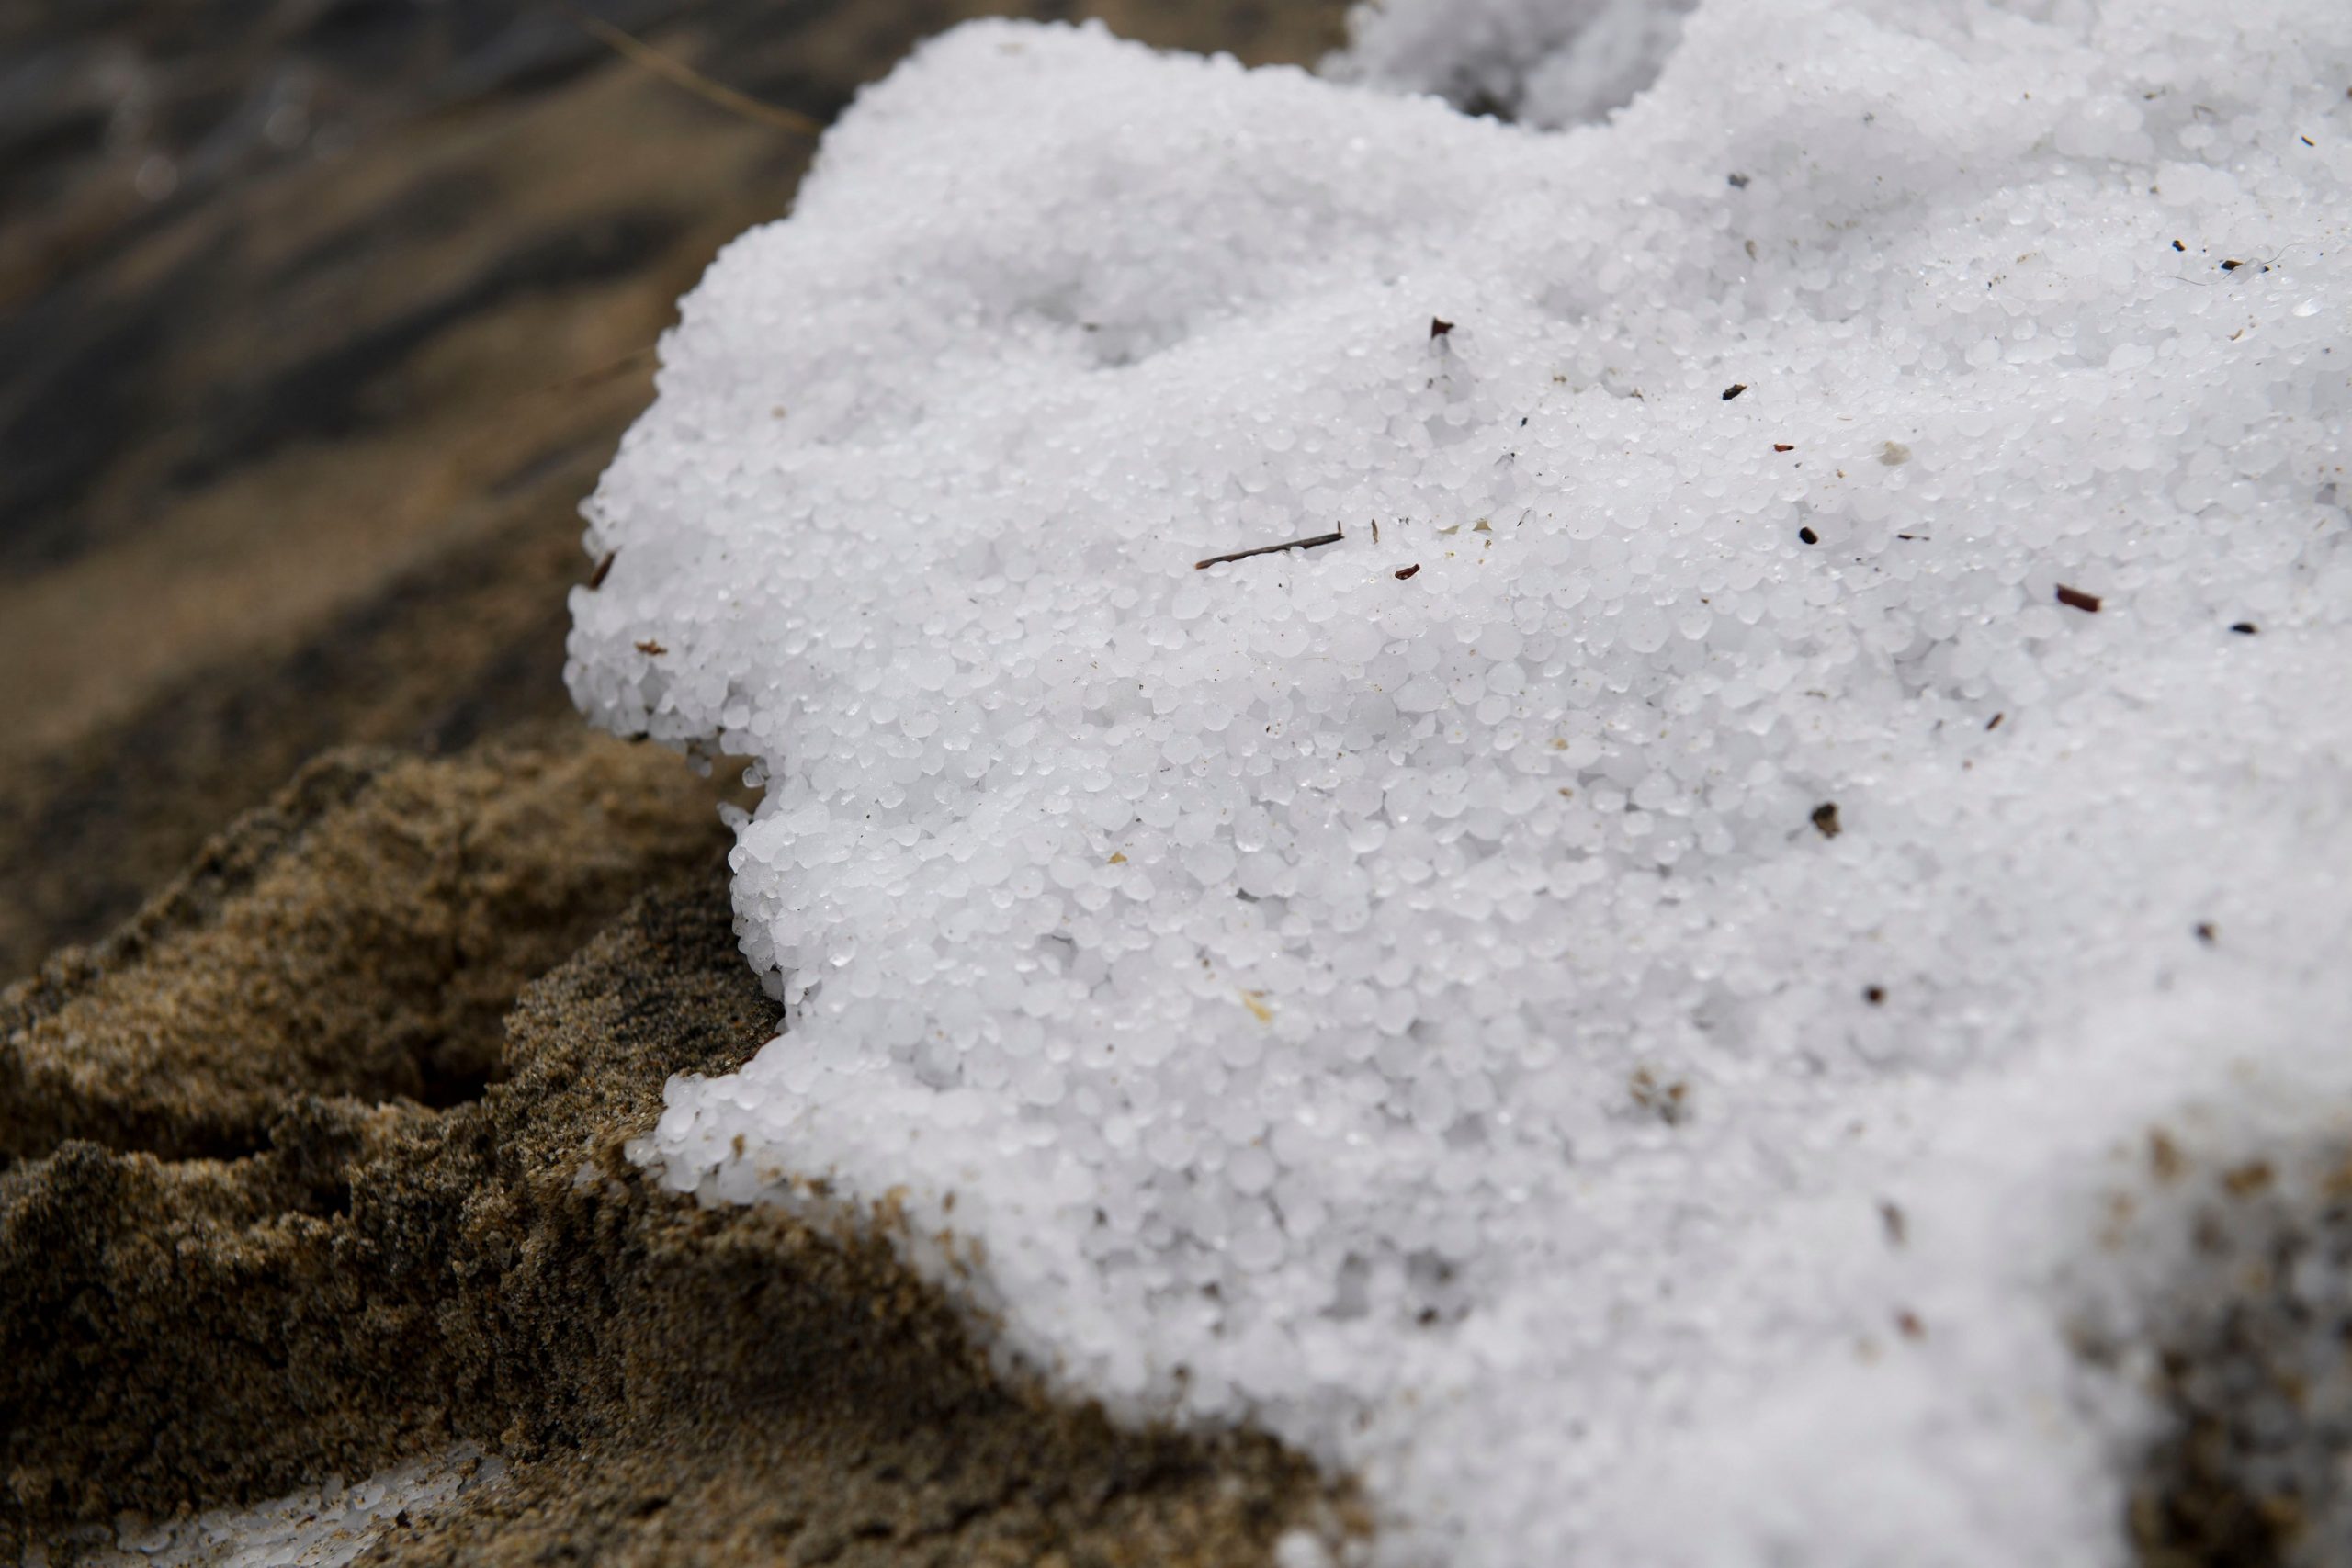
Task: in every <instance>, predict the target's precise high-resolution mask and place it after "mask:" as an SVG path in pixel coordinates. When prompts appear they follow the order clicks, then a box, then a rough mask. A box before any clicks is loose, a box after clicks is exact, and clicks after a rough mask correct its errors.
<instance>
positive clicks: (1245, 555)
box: [1193, 532, 1347, 571]
mask: <svg viewBox="0 0 2352 1568" xmlns="http://www.w3.org/2000/svg"><path fill="white" fill-rule="evenodd" d="M1346 537H1347V535H1346V534H1345V533H1344V532H1341V533H1336V534H1317V535H1316V536H1315V537H1313V538H1311V539H1293V540H1290V541H1289V542H1288V543H1286V544H1280V545H1260V546H1259V547H1257V548H1256V549H1254V550H1236V551H1234V552H1233V553H1232V554H1231V555H1223V556H1211V557H1209V558H1208V559H1206V560H1196V561H1194V562H1193V570H1194V571H1205V570H1208V569H1209V568H1210V567H1213V566H1215V565H1216V563H1217V562H1219V561H1226V560H1248V559H1249V558H1250V557H1251V556H1271V555H1275V554H1278V553H1279V552H1281V551H1283V550H1311V549H1314V548H1315V547H1317V546H1318V545H1336V544H1338V543H1339V542H1340V540H1341V539H1344V538H1346Z"/></svg>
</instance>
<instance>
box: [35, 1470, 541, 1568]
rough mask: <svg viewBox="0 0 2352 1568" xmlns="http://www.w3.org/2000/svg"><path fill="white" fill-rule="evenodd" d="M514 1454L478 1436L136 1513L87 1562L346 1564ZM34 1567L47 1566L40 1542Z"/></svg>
mask: <svg viewBox="0 0 2352 1568" xmlns="http://www.w3.org/2000/svg"><path fill="white" fill-rule="evenodd" d="M505 1474H506V1465H505V1461H503V1460H500V1459H497V1458H494V1457H485V1456H484V1455H483V1454H482V1452H481V1450H480V1449H477V1448H475V1447H474V1446H473V1445H472V1444H470V1443H460V1444H458V1446H457V1447H456V1448H454V1449H450V1450H446V1451H444V1452H442V1453H438V1454H435V1455H433V1456H431V1457H430V1458H426V1459H418V1460H411V1461H408V1462H406V1463H403V1464H399V1465H395V1466H394V1467H392V1468H391V1469H390V1470H387V1471H385V1472H382V1473H381V1474H379V1475H375V1476H371V1477H370V1478H368V1480H366V1481H363V1482H361V1483H358V1484H357V1485H356V1486H355V1485H346V1484H345V1483H344V1482H343V1481H342V1479H341V1478H340V1477H332V1476H331V1477H329V1478H328V1480H327V1481H326V1483H324V1484H323V1485H322V1486H320V1487H318V1488H316V1489H314V1490H311V1491H306V1492H298V1493H295V1494H293V1495H290V1496H287V1497H281V1498H279V1499H278V1500H277V1501H276V1502H273V1503H262V1504H259V1505H256V1506H254V1507H251V1508H220V1509H216V1510H214V1511H213V1512H211V1513H209V1514H203V1515H199V1516H198V1517H194V1518H182V1519H175V1520H169V1521H166V1522H165V1523H164V1524H161V1525H157V1526H153V1527H152V1528H150V1527H148V1526H146V1525H144V1524H142V1523H139V1522H136V1521H131V1520H126V1521H125V1522H124V1524H123V1526H122V1528H121V1529H119V1531H118V1532H117V1540H116V1545H115V1546H114V1547H113V1548H112V1549H107V1548H103V1547H101V1548H97V1549H96V1550H85V1551H82V1552H80V1553H79V1554H78V1555H75V1556H74V1558H73V1561H74V1562H77V1563H81V1564H84V1565H85V1568H344V1565H345V1564H346V1563H349V1562H356V1560H357V1559H358V1557H359V1555H360V1554H361V1553H362V1552H364V1551H368V1549H369V1548H370V1547H372V1546H373V1545H375V1544H376V1542H377V1541H379V1540H382V1539H383V1538H384V1537H385V1536H386V1535H387V1534H389V1533H390V1532H391V1531H393V1530H395V1529H401V1528H405V1527H407V1526H409V1525H413V1524H418V1523H422V1522H423V1521H424V1519H425V1518H426V1517H429V1516H430V1515H432V1514H433V1513H435V1512H436V1511H438V1510H439V1509H441V1508H444V1507H446V1506H448V1505H449V1504H452V1503H455V1502H457V1501H458V1500H459V1499H461V1498H463V1497H466V1496H469V1495H471V1494H472V1493H474V1492H476V1491H479V1490H481V1488H482V1487H485V1486H490V1485H492V1484H495V1483H497V1482H499V1481H500V1480H502V1479H503V1478H504V1476H505ZM34 1550H35V1555H34V1556H33V1558H32V1559H31V1560H29V1561H28V1562H27V1564H26V1568H47V1562H48V1556H47V1553H46V1551H44V1550H42V1549H40V1548H35V1549H34Z"/></svg>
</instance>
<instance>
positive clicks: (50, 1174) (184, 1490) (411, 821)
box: [0, 732, 1347, 1564]
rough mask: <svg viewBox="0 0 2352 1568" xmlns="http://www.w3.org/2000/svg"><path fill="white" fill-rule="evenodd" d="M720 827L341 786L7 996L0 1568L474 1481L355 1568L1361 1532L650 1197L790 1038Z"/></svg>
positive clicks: (1237, 1549) (541, 750) (771, 1231)
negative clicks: (701, 1115) (161, 1524)
mask: <svg viewBox="0 0 2352 1568" xmlns="http://www.w3.org/2000/svg"><path fill="white" fill-rule="evenodd" d="M694 784H695V781H694V780H693V778H692V775H691V774H688V773H685V772H684V770H683V769H682V768H681V767H680V766H679V764H678V762H677V761H676V759H674V758H673V757H670V756H667V755H664V754H662V753H660V752H658V751H655V750H650V749H633V748H629V747H625V746H622V745H619V744H617V743H615V742H610V741H605V740H592V739H588V738H586V737H584V736H581V735H574V734H571V733H569V732H567V733H566V734H564V735H563V736H562V737H561V738H560V739H549V740H547V741H543V742H537V743H532V742H525V741H502V742H496V743H492V744H491V745H489V746H487V747H485V748H483V749H481V750H476V751H472V752H469V753H467V754H464V755H461V756H458V757H456V758H450V759H444V760H438V761H424V760H418V759H413V758H403V757H401V756H399V755H397V754H395V753H391V752H387V751H364V750H345V751H338V752H335V753H334V754H331V755H329V756H327V757H325V758H322V759H321V760H320V761H317V762H315V763H313V764H312V765H311V766H310V767H308V768H306V769H305V770H303V772H302V773H301V774H300V777H298V778H297V779H296V780H295V781H294V783H293V784H291V785H289V786H288V789H287V790H286V791H285V792H284V793H283V794H282V795H280V796H279V797H278V799H277V801H275V802H274V803H272V804H271V805H270V806H268V807H265V808H264V809H262V810H260V811H258V812H256V813H254V814H253V815H251V816H249V817H248V818H245V819H244V820H243V821H242V822H241V823H239V824H238V825H237V826H236V827H235V828H234V829H232V830H231V831H230V832H229V833H227V834H226V835H224V836H223V837H221V838H220V839H219V840H216V841H215V842H214V843H213V844H212V845H210V846H209V848H208V849H207V851H206V852H204V854H203V855H202V856H201V857H200V858H199V860H198V863H197V864H196V866H195V867H194V869H193V870H192V871H191V872H190V873H189V874H188V875H187V877H186V878H184V879H183V880H181V881H180V882H179V883H177V884H175V886H172V887H171V888H170V889H168V890H166V892H165V893H164V895H162V897H160V898H159V899H157V900H156V901H155V902H154V903H153V904H152V905H150V906H149V908H147V909H146V910H144V911H143V912H142V913H141V915H140V916H139V917H138V918H137V919H135V920H133V921H132V922H131V923H130V924H129V925H127V926H126V927H124V928H123V929H122V930H121V931H119V932H118V933H117V934H116V935H114V936H113V937H110V938H109V939H108V940H107V942H104V943H102V944H101V945H100V946H99V947H97V948H96V949H95V950H93V951H91V952H88V953H69V954H67V955H65V956H64V957H62V959H60V960H59V961H56V962H53V963H52V964H50V965H49V966H48V967H47V968H45V969H44V970H43V972H42V973H41V975H40V976H39V977H38V978H37V979H36V980H35V981H34V982H33V983H31V984H28V985H25V986H20V987H17V988H15V989H13V990H12V991H10V992H9V993H8V994H7V995H6V998H5V999H0V1150H5V1152H6V1158H7V1160H8V1164H7V1165H6V1168H5V1169H0V1409H5V1410H6V1411H8V1412H9V1413H10V1416H9V1422H8V1425H7V1427H6V1432H5V1436H0V1475H5V1477H6V1492H5V1494H0V1557H8V1558H11V1559H12V1560H13V1558H14V1556H15V1555H17V1554H18V1553H21V1552H22V1551H24V1550H25V1549H26V1547H27V1546H28V1542H29V1541H34V1540H37V1541H39V1542H40V1543H42V1544H43V1545H44V1546H46V1547H51V1548H54V1549H58V1550H60V1551H64V1550H66V1549H69V1548H71V1547H72V1546H74V1544H76V1543H87V1544H97V1545H102V1544H106V1543H107V1542H110V1541H112V1540H115V1539H116V1538H117V1536H118V1534H119V1533H121V1532H122V1531H123V1530H124V1529H125V1524H124V1521H123V1519H122V1516H124V1515H126V1514H128V1515H130V1516H132V1517H133V1520H132V1522H133V1525H134V1527H137V1528H132V1529H130V1533H132V1534H136V1533H138V1528H143V1525H144V1522H146V1521H152V1520H154V1519H157V1518H162V1517H169V1516H172V1515H174V1514H178V1513H185V1512H189V1511H193V1510H195V1509H197V1508H199V1507H201V1506H206V1505H209V1504H213V1503H217V1502H220V1501H223V1500H240V1499H252V1498H258V1497H266V1496H269V1495H275V1494H277V1493H282V1492H286V1491H288V1490H291V1489H293V1488H295V1487H297V1486H299V1485H300V1484H302V1483H308V1482H311V1481H314V1480H316V1479H317V1478H318V1477H319V1476H320V1475H322V1473H324V1472H330V1471H331V1472H338V1473H340V1474H342V1475H344V1476H346V1477H353V1478H356V1477H360V1476H365V1475H368V1474H370V1473H373V1472H377V1471H379V1470H381V1469H383V1468H385V1467H386V1466H388V1465H390V1464H392V1463H394V1462H396V1461H400V1460H402V1459H405V1458H409V1457H412V1456H414V1455H417V1454H420V1453H430V1452H434V1451H436V1450H442V1449H445V1448H447V1447H448V1446H449V1445H451V1444H453V1443H455V1442H458V1441H459V1440H471V1441H472V1442H474V1443H477V1444H479V1445H481V1447H482V1448H484V1449H487V1450H492V1451H494V1452H496V1453H497V1454H498V1455H499V1456H501V1458H502V1459H503V1461H505V1464H506V1467H507V1469H506V1474H505V1477H504V1479H503V1481H502V1482H500V1483H498V1484H495V1485H491V1486H487V1487H483V1488H481V1489H479V1490H476V1491H474V1492H472V1493H470V1494H469V1495H467V1496H466V1497H465V1498H464V1499H463V1500H462V1501H461V1502H459V1503H458V1504H456V1505H454V1506H451V1507H448V1508H445V1509H442V1510H438V1511H435V1512H434V1513H432V1514H430V1515H428V1516H427V1517H423V1518H420V1519H415V1520H413V1521H412V1523H411V1524H410V1525H409V1526H408V1527H406V1528H403V1529H395V1530H394V1531H392V1532H391V1533H390V1535H388V1536H387V1537H386V1538H385V1539H383V1540H380V1541H379V1542H378V1543H377V1544H376V1545H375V1546H374V1548H373V1549H372V1551H371V1559H370V1560H372V1561H377V1562H420V1563H422V1562H542V1561H550V1560H555V1559H558V1558H570V1557H573V1556H584V1557H593V1558H596V1559H598V1560H607V1561H621V1562H765V1561H782V1562H844V1563H849V1562H872V1563H886V1562H887V1563H893V1564H897V1563H943V1564H944V1563H962V1562H1002V1563H1008V1564H1009V1563H1028V1562H1069V1563H1072V1564H1077V1563H1085V1562H1095V1563H1113V1562H1136V1563H1182V1562H1200V1563H1234V1562H1250V1561H1262V1560H1263V1559H1264V1558H1265V1556H1266V1555H1267V1553H1268V1551H1269V1550H1270V1548H1271V1546H1272V1541H1273V1540H1274V1539H1275V1537H1276V1535H1277V1534H1278V1533H1279V1532H1280V1531H1281V1530H1282V1529H1285V1528H1287V1527H1289V1526H1291V1525H1294V1524H1299V1523H1309V1524H1313V1525H1315V1526H1316V1527H1317V1528H1318V1529H1323V1530H1327V1531H1328V1530H1330V1529H1338V1528H1340V1522H1341V1520H1342V1519H1343V1517H1344V1516H1345V1514H1346V1511H1347V1508H1346V1501H1345V1498H1344V1496H1343V1495H1340V1493H1338V1492H1336V1491H1334V1490H1333V1489H1331V1488H1330V1487H1329V1486H1327V1485H1326V1484H1325V1483H1323V1482H1322V1481H1321V1480H1320V1479H1319V1478H1318V1477H1317V1475H1316V1474H1315V1472H1313V1471H1312V1469H1311V1468H1310V1467H1309V1466H1307V1465H1306V1464H1305V1463H1304V1462H1303V1461H1300V1460H1298V1459H1296V1458H1295V1457H1294V1456H1291V1455H1289V1454H1286V1453H1284V1452H1283V1450H1280V1449H1279V1448H1278V1447H1277V1446H1276V1445H1274V1444H1273V1443H1272V1442H1270V1441H1267V1440H1264V1439H1262V1438H1250V1437H1248V1436H1246V1435H1245V1436H1233V1437H1226V1438H1215V1439H1203V1438H1182V1437H1179V1436H1176V1435H1173V1434H1170V1433H1152V1432H1145V1433H1128V1432H1117V1431H1114V1430H1113V1429H1112V1428H1111V1427H1109V1426H1108V1425H1107V1424H1106V1423H1104V1422H1103V1419H1102V1418H1101V1417H1100V1416H1099V1415H1098V1414H1096V1413H1094V1412H1092V1411H1091V1410H1087V1409H1082V1408H1073V1407H1069V1406H1067V1405H1056V1404H1050V1403H1048V1402H1046V1401H1045V1400H1043V1399H1040V1398H1036V1397H1035V1396H1032V1395H1029V1394H1027V1393H1024V1392H1023V1390H1020V1389H1018V1388H1009V1387H1006V1386H1003V1385H1001V1383H1000V1382H997V1381H996V1380H994V1379H992V1378H991V1377H990V1375H989V1371H988V1369H987V1366H986V1363H985V1361H984V1359H982V1358H981V1357H979V1356H978V1354H976V1353H975V1351H974V1349H973V1347H972V1345H971V1343H970V1341H969V1340H968V1339H967V1337H966V1336H965V1334H964V1333H963V1331H962V1330H961V1329H960V1328H959V1327H958V1325H957V1322H956V1318H955V1316H954V1314H952V1313H951V1312H950V1311H949V1310H948V1308H947V1307H946V1305H945V1304H944V1303H943V1302H942V1301H941V1299H940V1298H939V1297H938V1296H937V1295H936V1293H935V1292H933V1291H931V1290H929V1289H927V1288H925V1287H923V1286H922V1285H920V1284H918V1283H917V1282H915V1281H914V1280H911V1279H910V1278H909V1277H908V1276H907V1275H906V1274H904V1272H903V1271H902V1270H900V1269H899V1268H898V1267H897V1266H896V1265H895V1263H894V1262H893V1261H892V1260H891V1258H890V1257H889V1255H888V1249H887V1247H884V1246H882V1245H881V1244H879V1243H877V1242H875V1241H873V1240H870V1239H865V1238H861V1237H860V1236H857V1235H827V1234H819V1233H817V1232H814V1231H812V1230H810V1229H809V1227H808V1226H806V1225H804V1224H799V1223H797V1222H796V1221H793V1220H791V1219H788V1218H786V1217H785V1216H783V1215H782V1214H780V1213H775V1212H773V1211H769V1210H763V1209H723V1210H716V1211H705V1210H703V1209H701V1208H699V1207H697V1206H696V1205H695V1203H694V1202H693V1201H691V1200H689V1199H685V1198H682V1197H679V1196H676V1195H674V1194H668V1193H663V1192H662V1191H660V1190H658V1189H657V1188H655V1187H654V1186H653V1185H652V1184H651V1183H650V1182H649V1181H648V1180H647V1179H646V1178H645V1177H644V1176H643V1175H642V1174H641V1173H639V1171H638V1170H636V1169H635V1168H632V1167H631V1166H630V1165H629V1163H628V1160H627V1159H626V1158H625V1157H624V1156H623V1154H622V1147H623V1145H624V1144H625V1142H626V1141H627V1140H628V1138H630V1137H632V1136H636V1135H639V1134H643V1133H644V1132H645V1131H647V1130H648V1128H649V1127H650V1122H651V1120H652V1118H653V1117H654V1116H655V1115H657V1114H658V1113H659V1111H660V1108H661V1091H662V1083H663V1082H664V1081H665V1080H666V1079H667V1078H668V1077H669V1076H670V1075H672V1074H673V1073H677V1072H721V1071H725V1070H728V1069H729V1068H731V1067H734V1066H738V1065H740V1064H741V1061H742V1060H743V1059H744V1057H746V1056H747V1055H750V1054H751V1053H752V1051H753V1050H755V1049H756V1048H757V1047H758V1046H759V1045H760V1044H761V1043H763V1041H764V1040H765V1039H766V1038H767V1037H768V1035H769V1034H770V1033H771V1032H773V1028H774V1025H775V1009H774V1007H773V1005H772V1004H771V1003H770V1002H769V1001H768V1000H767V998H765V997H764V996H763V994H762V993H761V991H760V989H759V987H758V986H757V985H756V984H755V983H754V982H753V981H752V977H751V975H750V972H749V970H748V969H747V967H746V966H745V965H744V964H743V962H742V959H741V955H740V954H739V953H737V952H736V950H735V944H734V940H733V931H732V926H731V922H730V920H729V916H728V913H727V902H726V897H725V884H724V868H723V864H722V858H721V857H722V853H723V841H722V835H721V834H720V833H719V832H718V830H717V829H716V824H715V820H714V817H713V813H712V810H711V800H710V797H709V793H708V792H707V790H706V789H702V788H697V787H693V786H694ZM648 887H651V888H655V889H658V891H653V892H644V893H640V892H639V890H640V889H644V888H648ZM534 976H536V978H535V977H534Z"/></svg>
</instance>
